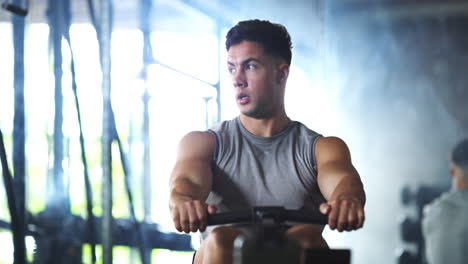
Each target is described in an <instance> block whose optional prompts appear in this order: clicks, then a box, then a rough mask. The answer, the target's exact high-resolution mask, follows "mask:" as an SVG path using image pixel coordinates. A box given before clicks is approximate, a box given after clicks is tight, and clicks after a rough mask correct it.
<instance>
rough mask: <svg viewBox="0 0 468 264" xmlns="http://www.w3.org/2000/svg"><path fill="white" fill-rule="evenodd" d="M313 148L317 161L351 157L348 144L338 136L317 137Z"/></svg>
mask: <svg viewBox="0 0 468 264" xmlns="http://www.w3.org/2000/svg"><path fill="white" fill-rule="evenodd" d="M315 149H316V150H315V155H316V157H317V161H318V162H320V161H322V162H325V161H330V160H343V159H345V160H349V159H350V158H351V155H350V153H349V149H348V146H347V145H346V143H345V142H344V141H343V140H342V139H341V138H338V137H321V138H319V139H318V140H317V145H316V148H315Z"/></svg>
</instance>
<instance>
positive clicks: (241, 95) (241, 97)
mask: <svg viewBox="0 0 468 264" xmlns="http://www.w3.org/2000/svg"><path fill="white" fill-rule="evenodd" d="M237 101H238V102H239V104H241V105H244V104H248V103H249V102H250V96H248V95H247V94H245V93H239V94H238V95H237Z"/></svg>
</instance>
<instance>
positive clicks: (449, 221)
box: [422, 138, 468, 264]
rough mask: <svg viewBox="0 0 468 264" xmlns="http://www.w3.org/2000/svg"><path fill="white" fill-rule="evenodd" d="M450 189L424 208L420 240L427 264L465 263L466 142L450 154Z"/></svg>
mask: <svg viewBox="0 0 468 264" xmlns="http://www.w3.org/2000/svg"><path fill="white" fill-rule="evenodd" d="M450 176H451V178H452V188H451V190H450V191H447V192H445V193H443V194H442V195H441V196H440V197H439V198H437V199H435V200H434V201H433V202H431V203H430V204H428V205H426V206H425V207H424V215H423V222H422V225H423V237H424V243H425V254H426V259H427V262H428V263H429V264H449V263H450V264H467V263H468V138H467V139H465V140H462V141H461V142H459V143H458V144H457V145H455V147H454V148H453V150H452V153H451V157H450Z"/></svg>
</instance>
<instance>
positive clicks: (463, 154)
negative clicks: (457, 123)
mask: <svg viewBox="0 0 468 264" xmlns="http://www.w3.org/2000/svg"><path fill="white" fill-rule="evenodd" d="M451 160H452V162H453V163H454V164H455V165H457V166H458V167H460V168H461V169H462V170H463V171H464V172H465V173H468V138H466V139H464V140H462V141H460V142H459V143H458V144H457V145H455V147H454V148H453V151H452V156H451Z"/></svg>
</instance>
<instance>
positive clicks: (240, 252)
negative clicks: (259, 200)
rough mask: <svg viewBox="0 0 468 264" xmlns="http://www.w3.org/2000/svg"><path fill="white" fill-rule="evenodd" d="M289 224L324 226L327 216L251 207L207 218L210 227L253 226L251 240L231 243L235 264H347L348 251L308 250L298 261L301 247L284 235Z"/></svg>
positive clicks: (241, 237)
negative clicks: (226, 225)
mask: <svg viewBox="0 0 468 264" xmlns="http://www.w3.org/2000/svg"><path fill="white" fill-rule="evenodd" d="M288 223H306V224H317V225H326V224H327V223H328V217H327V216H324V215H321V214H315V215H311V214H310V213H306V212H304V211H303V210H289V209H285V208H283V207H276V206H267V207H253V208H251V209H250V210H242V211H231V212H225V213H217V214H213V215H209V216H208V218H207V224H208V225H210V226H214V225H224V224H249V225H252V227H253V230H254V234H253V237H252V238H248V237H246V236H243V235H241V236H239V237H238V238H236V240H235V241H234V250H233V263H234V264H252V263H255V264H261V263H269V264H280V263H281V264H285V263H287V264H304V263H305V264H349V263H350V255H351V254H350V253H351V252H350V250H348V249H307V250H306V252H305V261H304V260H302V259H301V251H302V250H301V247H300V245H299V243H298V242H297V241H295V240H294V239H291V238H288V237H287V236H285V231H286V230H287V228H288V227H289V226H290V225H288Z"/></svg>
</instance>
